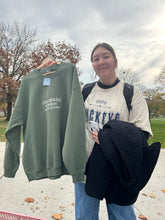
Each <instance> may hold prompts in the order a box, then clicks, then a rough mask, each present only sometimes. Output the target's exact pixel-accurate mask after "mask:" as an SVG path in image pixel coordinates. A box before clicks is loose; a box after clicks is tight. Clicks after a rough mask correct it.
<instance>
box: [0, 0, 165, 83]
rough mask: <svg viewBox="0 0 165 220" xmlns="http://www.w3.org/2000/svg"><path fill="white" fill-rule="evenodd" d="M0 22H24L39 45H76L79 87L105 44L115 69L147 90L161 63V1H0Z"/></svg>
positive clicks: (164, 15) (164, 11)
mask: <svg viewBox="0 0 165 220" xmlns="http://www.w3.org/2000/svg"><path fill="white" fill-rule="evenodd" d="M0 20H3V21H6V22H11V21H14V20H16V21H20V22H21V21H26V22H28V23H29V25H30V26H31V27H32V28H36V29H37V32H38V36H39V39H40V40H45V41H47V40H48V39H51V40H53V41H62V40H65V41H66V42H68V43H71V44H72V45H76V46H77V47H78V48H79V50H80V52H81V56H82V60H81V61H80V63H79V67H80V69H83V72H84V76H83V77H84V78H85V80H84V81H88V80H89V81H90V80H93V78H92V75H93V70H92V66H91V63H90V53H91V51H92V49H93V47H94V46H95V45H96V44H97V43H98V42H108V43H110V44H111V45H112V46H113V47H114V49H115V51H116V54H117V57H118V62H119V67H120V66H122V67H126V68H131V69H133V71H137V72H141V73H142V75H141V77H143V78H146V77H147V79H148V82H149V84H151V83H152V81H153V76H151V75H156V74H158V72H160V68H161V67H162V66H163V63H164V60H163V57H164V52H165V47H164V45H165V29H164V20H165V2H164V0H157V1H156V2H155V1H154V0H139V1H132V0H125V1H120V0H115V1H109V0H102V1H100V0H92V1H88V0H83V1H82V0H71V1H67V0H63V1H59V0H49V1H45V0H35V1H33V0H28V1H24V0H15V1H12V0H6V1H2V2H1V8H0ZM151 73H152V74H151ZM89 76H90V77H89Z"/></svg>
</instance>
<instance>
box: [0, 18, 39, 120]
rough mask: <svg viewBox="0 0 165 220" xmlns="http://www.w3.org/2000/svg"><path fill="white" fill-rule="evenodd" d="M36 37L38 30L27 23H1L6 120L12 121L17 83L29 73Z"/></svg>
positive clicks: (0, 75) (1, 75) (0, 62)
mask: <svg viewBox="0 0 165 220" xmlns="http://www.w3.org/2000/svg"><path fill="white" fill-rule="evenodd" d="M35 37H36V30H34V29H31V28H29V27H28V26H27V24H26V23H22V24H20V23H18V22H16V21H15V22H13V23H12V24H5V23H4V22H3V21H2V22H1V23H0V78H1V87H0V88H1V93H3V94H2V95H3V96H5V95H6V100H7V106H8V107H7V118H6V120H9V119H10V115H11V110H12V101H13V99H14V98H15V93H16V89H17V86H18V83H17V82H18V81H19V80H20V79H21V77H22V76H23V75H25V74H26V73H27V72H28V71H29V65H28V63H27V58H28V56H29V53H30V51H31V46H32V45H33V43H34V42H35V40H36V39H35ZM5 87H6V88H7V90H5V89H4V88H5Z"/></svg>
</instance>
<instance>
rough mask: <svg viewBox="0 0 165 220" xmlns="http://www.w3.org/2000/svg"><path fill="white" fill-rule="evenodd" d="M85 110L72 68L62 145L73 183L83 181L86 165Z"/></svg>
mask: <svg viewBox="0 0 165 220" xmlns="http://www.w3.org/2000/svg"><path fill="white" fill-rule="evenodd" d="M85 120H86V116H85V108H84V102H83V97H82V94H81V89H80V84H79V80H78V75H77V71H76V68H74V74H73V84H72V94H71V99H70V107H69V113H68V119H67V126H66V132H65V139H64V145H63V152H62V153H63V161H64V164H65V166H66V169H67V170H68V172H69V173H70V174H71V175H72V178H73V182H74V183H76V182H78V181H83V180H84V172H85V165H86V147H85Z"/></svg>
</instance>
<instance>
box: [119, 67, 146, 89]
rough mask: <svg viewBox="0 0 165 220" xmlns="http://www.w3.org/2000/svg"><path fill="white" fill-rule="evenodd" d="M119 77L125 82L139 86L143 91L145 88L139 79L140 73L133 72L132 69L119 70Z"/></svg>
mask: <svg viewBox="0 0 165 220" xmlns="http://www.w3.org/2000/svg"><path fill="white" fill-rule="evenodd" d="M117 76H118V77H119V79H122V80H123V81H124V82H127V83H130V84H132V85H136V86H138V87H139V88H140V89H141V90H142V91H144V90H145V87H144V86H143V85H142V83H141V81H140V77H139V73H137V72H134V71H132V70H131V69H130V68H123V67H122V68H120V69H118V70H117Z"/></svg>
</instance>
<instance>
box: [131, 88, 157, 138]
mask: <svg viewBox="0 0 165 220" xmlns="http://www.w3.org/2000/svg"><path fill="white" fill-rule="evenodd" d="M129 122H131V123H133V124H135V125H136V127H139V128H140V129H141V130H143V131H147V132H148V133H149V134H150V136H152V135H153V133H152V130H151V125H150V121H149V111H148V106H147V103H146V100H145V98H144V96H143V94H142V93H141V91H140V90H139V89H138V87H134V95H133V98H132V110H131V111H130V116H129Z"/></svg>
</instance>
